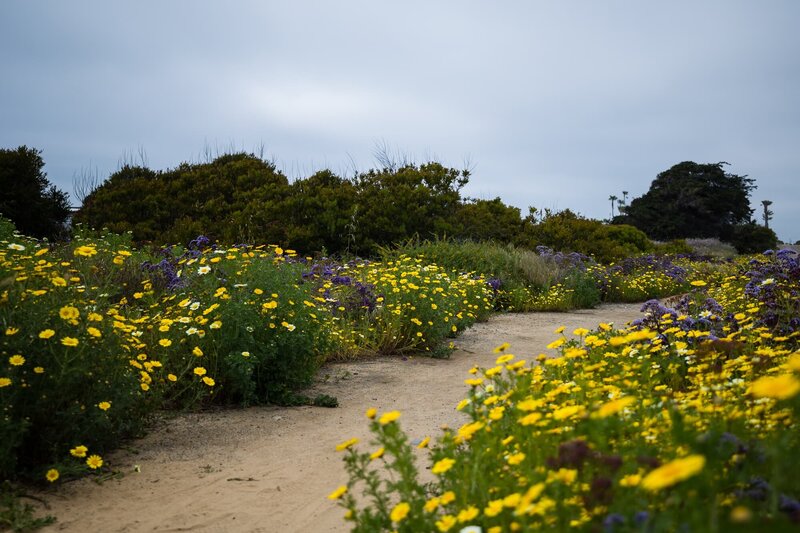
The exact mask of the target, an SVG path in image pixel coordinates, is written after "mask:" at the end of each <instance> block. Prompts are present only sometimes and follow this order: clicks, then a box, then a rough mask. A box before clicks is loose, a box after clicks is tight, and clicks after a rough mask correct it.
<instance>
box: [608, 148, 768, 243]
mask: <svg viewBox="0 0 800 533" xmlns="http://www.w3.org/2000/svg"><path fill="white" fill-rule="evenodd" d="M724 164H726V163H716V164H698V163H694V162H692V161H685V162H683V163H679V164H677V165H675V166H673V167H672V168H670V169H669V170H665V171H664V172H662V173H660V174H659V175H658V176H657V177H656V179H655V180H653V183H652V184H651V185H650V190H649V191H648V192H647V193H645V194H644V196H642V197H640V198H634V199H633V200H632V201H631V203H630V205H629V206H628V207H627V208H626V209H625V215H624V216H621V217H617V219H618V220H620V221H621V222H624V223H626V224H631V225H633V226H636V227H637V228H639V229H641V230H642V231H644V232H645V233H646V234H647V235H648V236H650V237H651V238H653V239H657V240H668V239H678V238H687V237H697V238H707V237H720V236H721V235H722V233H723V232H724V231H725V229H726V228H729V227H731V226H733V225H735V224H742V223H746V222H747V221H749V220H750V216H751V215H752V213H753V210H752V209H750V200H749V197H750V191H752V190H753V189H754V188H755V185H753V182H754V180H753V179H750V178H747V177H746V176H737V175H736V174H728V173H727V172H725V171H724V170H723V169H722V166H723V165H724Z"/></svg>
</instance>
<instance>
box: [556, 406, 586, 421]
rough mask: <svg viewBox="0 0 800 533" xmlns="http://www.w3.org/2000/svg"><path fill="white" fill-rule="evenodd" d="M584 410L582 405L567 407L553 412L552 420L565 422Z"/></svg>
mask: <svg viewBox="0 0 800 533" xmlns="http://www.w3.org/2000/svg"><path fill="white" fill-rule="evenodd" d="M584 410H585V408H584V407H583V406H582V405H568V406H566V407H562V408H560V409H556V410H555V411H553V418H554V419H555V420H565V419H567V418H570V417H573V416H576V415H578V416H579V415H581V414H583V411H584Z"/></svg>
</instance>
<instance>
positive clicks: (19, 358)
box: [8, 354, 25, 366]
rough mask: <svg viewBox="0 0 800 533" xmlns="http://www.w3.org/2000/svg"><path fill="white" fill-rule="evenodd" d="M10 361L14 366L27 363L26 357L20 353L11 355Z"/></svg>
mask: <svg viewBox="0 0 800 533" xmlns="http://www.w3.org/2000/svg"><path fill="white" fill-rule="evenodd" d="M8 362H9V363H10V364H11V365H12V366H22V365H24V364H25V358H24V357H22V356H21V355H19V354H17V355H12V356H11V357H9V358H8Z"/></svg>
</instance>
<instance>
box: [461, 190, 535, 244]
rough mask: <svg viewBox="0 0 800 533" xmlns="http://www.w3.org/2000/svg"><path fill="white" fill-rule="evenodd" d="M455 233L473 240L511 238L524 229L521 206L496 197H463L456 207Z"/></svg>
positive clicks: (497, 240) (505, 241)
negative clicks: (490, 198)
mask: <svg viewBox="0 0 800 533" xmlns="http://www.w3.org/2000/svg"><path fill="white" fill-rule="evenodd" d="M454 226H455V229H454V233H453V237H457V238H462V239H470V240H473V241H495V242H502V243H509V242H512V241H513V240H514V239H515V238H516V237H517V235H518V234H519V233H520V231H521V230H522V226H523V222H522V218H521V216H520V210H519V208H518V207H513V206H510V205H506V204H504V203H503V201H502V200H500V198H495V199H494V200H473V199H469V200H466V201H464V202H463V203H462V204H461V205H460V206H459V208H458V210H457V211H456V219H455V224H454Z"/></svg>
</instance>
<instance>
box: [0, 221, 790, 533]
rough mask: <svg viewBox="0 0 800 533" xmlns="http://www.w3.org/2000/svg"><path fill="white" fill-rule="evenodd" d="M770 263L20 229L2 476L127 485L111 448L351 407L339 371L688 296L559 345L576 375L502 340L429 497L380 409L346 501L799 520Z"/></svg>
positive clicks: (578, 519)
mask: <svg viewBox="0 0 800 533" xmlns="http://www.w3.org/2000/svg"><path fill="white" fill-rule="evenodd" d="M752 261H753V262H752V263H746V262H745V260H744V259H740V260H738V262H737V261H724V262H719V261H705V260H700V259H699V258H691V257H672V258H665V257H656V256H641V257H634V258H629V259H625V260H624V261H620V262H619V263H616V264H611V265H600V264H597V263H596V262H594V261H593V260H591V259H590V258H588V257H586V256H582V255H580V254H562V253H560V252H554V251H552V250H549V249H546V248H541V249H539V250H537V251H536V252H533V251H525V250H521V249H515V248H512V247H503V246H495V245H488V244H484V245H480V246H478V245H475V244H474V243H472V244H471V243H452V242H439V243H434V244H433V245H431V246H428V247H427V248H426V249H425V250H419V249H417V250H413V249H409V248H408V247H399V248H396V249H393V250H383V252H382V256H381V259H380V260H376V261H368V260H362V259H352V260H342V259H338V260H334V259H329V258H324V257H317V258H310V257H303V256H301V255H299V254H298V253H297V252H295V251H293V250H289V249H282V248H280V247H278V246H275V245H260V246H253V245H237V246H222V245H219V244H215V243H212V242H209V241H208V239H206V238H204V237H198V238H196V239H194V240H193V241H191V242H190V243H188V244H187V245H186V246H172V247H166V248H149V249H148V248H137V247H134V246H133V245H132V244H131V242H130V236H129V235H127V234H126V235H118V234H113V233H91V232H78V234H77V235H76V236H75V237H74V239H73V240H72V241H71V242H69V243H62V244H48V243H47V242H41V241H36V240H33V239H28V238H25V237H23V236H20V235H18V234H10V235H0V339H2V341H1V343H2V348H0V357H2V359H0V408H1V409H2V416H1V417H0V477H2V479H3V480H12V481H31V480H33V481H35V482H38V483H44V484H48V485H53V484H57V483H60V482H62V481H64V480H67V479H71V478H74V477H77V476H80V475H85V474H87V473H100V472H111V471H112V466H111V465H109V464H108V461H107V459H106V455H107V453H108V452H109V451H111V450H113V449H114V448H116V447H118V446H119V445H120V443H122V442H123V441H124V439H127V438H130V437H135V436H138V435H141V434H142V433H143V431H144V430H145V429H146V427H147V424H148V422H149V420H150V419H151V417H152V416H153V414H154V413H157V412H158V411H160V410H163V409H173V410H174V409H197V408H202V407H204V406H208V405H211V404H226V405H242V406H245V405H250V404H257V403H279V404H314V405H320V406H333V405H336V399H335V398H331V397H328V396H318V397H314V398H311V397H308V396H306V395H305V394H304V393H303V389H304V388H305V387H306V386H308V385H309V384H310V383H311V382H312V381H313V378H314V376H315V374H316V372H317V370H318V369H319V368H320V365H322V364H323V363H324V362H326V361H331V360H345V359H353V358H358V357H363V356H368V355H371V354H399V353H417V354H427V355H430V356H433V357H446V356H447V355H448V354H449V352H450V350H451V344H450V343H449V341H448V339H449V338H451V337H454V336H456V335H457V334H458V333H459V332H461V331H463V330H464V329H465V328H467V327H469V326H470V325H471V324H472V323H474V322H475V321H477V320H483V319H485V318H487V317H488V316H489V315H490V314H491V313H492V312H495V311H498V310H501V311H502V310H569V309H574V308H579V307H590V306H593V305H595V304H597V303H598V302H600V301H637V300H638V301H642V300H645V299H648V298H656V297H665V296H672V295H679V294H685V295H686V296H684V297H683V298H680V299H678V298H676V299H674V302H673V304H671V305H672V307H669V308H668V307H664V306H663V305H662V304H660V303H658V302H655V301H653V302H649V303H648V304H647V305H646V310H647V311H648V314H647V315H645V318H643V320H642V322H641V323H638V324H635V325H633V326H631V327H630V328H628V329H622V330H620V329H617V328H614V327H612V326H610V325H601V326H600V327H599V329H597V330H595V331H589V330H578V331H576V332H573V333H574V335H576V336H577V340H576V339H572V340H568V338H567V337H566V336H563V335H562V336H559V337H558V338H556V339H554V341H553V344H552V345H551V347H556V348H559V349H560V350H561V352H562V357H560V358H558V359H548V360H545V359H543V358H542V357H535V358H533V360H531V361H526V360H525V359H523V358H518V357H515V356H512V355H511V354H509V353H507V352H508V349H507V347H506V346H504V345H501V346H500V348H499V349H498V353H499V358H498V361H497V364H496V366H494V367H492V368H489V369H477V368H476V369H474V370H473V373H472V375H471V376H465V378H466V382H467V385H466V386H467V387H468V391H469V392H468V394H467V397H466V398H465V400H464V401H463V402H462V404H461V405H459V409H461V410H463V411H464V412H465V413H468V414H469V416H470V417H471V419H472V421H471V422H470V423H468V424H466V425H465V426H464V427H462V428H460V429H458V430H451V431H448V432H446V433H445V434H444V435H443V436H442V438H441V439H440V440H439V441H438V443H437V444H436V445H435V446H433V448H432V457H431V460H432V461H433V473H434V474H435V475H436V480H437V482H436V483H434V484H433V485H426V484H423V483H422V482H421V481H420V479H419V478H418V475H417V470H416V468H417V467H416V466H415V465H414V464H413V459H412V455H411V453H412V452H411V448H410V444H409V443H408V439H407V438H406V437H405V436H404V435H403V433H402V431H401V430H400V427H399V422H398V419H399V418H400V413H396V412H390V413H383V414H377V413H369V414H370V417H371V418H372V419H373V420H372V422H371V424H372V428H373V429H374V431H375V435H376V437H375V438H376V443H375V446H376V448H375V449H372V450H369V451H362V452H359V451H356V446H354V444H355V443H354V442H352V441H347V443H345V444H346V445H344V446H342V449H343V450H348V451H347V452H346V454H347V455H346V458H347V465H348V469H349V471H350V474H351V479H350V481H349V482H348V484H347V485H345V486H343V487H341V488H340V489H338V490H337V491H336V493H334V494H333V495H332V496H333V497H334V498H335V499H339V500H340V501H341V503H342V504H343V505H345V506H346V507H347V508H348V513H349V519H350V520H352V525H353V526H354V527H355V529H358V530H363V531H373V530H381V529H400V530H407V531H420V530H441V531H447V530H450V529H454V530H460V529H461V528H464V527H467V526H470V525H480V526H481V527H483V528H485V529H486V530H490V529H491V528H492V527H499V528H501V529H500V530H524V529H526V528H528V529H530V528H535V527H545V528H552V527H560V528H567V527H575V526H586V527H587V528H590V529H591V528H595V529H596V527H598V525H600V526H603V527H606V526H607V527H612V526H613V527H628V528H633V529H642V528H645V529H646V528H656V529H659V528H661V527H664V528H671V527H673V526H675V527H677V525H680V524H682V523H684V522H686V523H687V524H689V525H692V526H695V525H697V524H700V523H702V524H726V523H728V522H731V521H732V522H733V523H738V522H739V521H744V520H754V521H755V520H766V519H768V520H770V521H778V520H780V519H781V517H783V519H785V520H788V519H789V518H792V517H794V516H795V515H793V514H792V513H793V512H794V511H792V509H794V507H792V506H793V505H795V500H794V498H795V497H796V496H797V491H796V490H793V489H792V487H791V483H792V479H793V476H795V475H796V474H797V472H794V470H792V468H794V467H793V466H792V465H791V464H789V463H788V462H786V461H784V458H785V457H788V456H789V454H791V452H792V451H793V450H794V449H795V448H796V447H797V445H796V442H795V441H794V440H793V438H792V435H791V432H787V431H785V429H786V428H791V427H793V426H792V423H793V420H794V419H793V416H794V411H793V410H792V409H794V408H795V407H796V406H794V404H793V403H792V402H794V401H796V398H794V393H795V392H796V390H795V387H797V383H796V378H795V377H794V374H793V372H794V369H796V368H797V367H798V366H800V365H798V362H797V360H796V359H797V356H796V355H794V354H795V351H796V350H797V340H796V339H797V330H798V319H797V317H798V316H800V310H798V309H797V305H798V304H797V298H796V291H797V284H798V268H797V260H796V256H794V255H791V254H789V253H785V252H779V253H778V254H773V255H771V256H764V257H760V258H755V259H752ZM500 340H502V339H500ZM500 352H502V353H500ZM766 378H769V379H768V380H767V381H763V379H766ZM759 391H761V392H759ZM775 391H778V392H775ZM787 391H788V392H787ZM426 444H427V443H426ZM726 454H727V455H726ZM674 461H677V462H676V463H674V464H673V462H674ZM661 467H669V468H668V469H667V470H666V472H667V473H669V472H673V471H677V472H678V474H676V475H677V477H675V478H672V477H669V476H667V474H664V473H663V472H665V471H662V470H659V469H660V468H661ZM387 469H388V470H389V471H392V474H391V475H390V476H389V477H388V479H387V477H386V475H385V473H384V472H381V471H382V470H384V471H385V470H387ZM659 472H661V473H659ZM687 472H689V473H687ZM658 476H666V477H665V478H664V479H665V480H662V481H661V482H660V483H662V485H663V486H661V487H656V488H653V489H652V490H651V489H648V487H652V486H653V485H652V483H653V482H652V481H647V480H648V479H650V480H652V479H657V478H658ZM684 478H685V480H684ZM681 480H684V481H681ZM362 483H366V484H365V485H362ZM358 486H361V487H362V488H363V487H366V492H367V498H366V499H363V498H362V497H361V496H358V497H357V496H356V494H357V492H358V490H357V488H358ZM754 487H762V488H761V489H759V490H761V492H758V494H757V495H758V497H757V498H756V497H753V498H750V496H747V497H745V496H743V495H746V494H751V493H754V492H753V491H754V490H755V489H754ZM764 487H766V488H764ZM756 492H757V491H756ZM762 493H763V494H762ZM754 494H755V493H754ZM698 498H700V499H703V498H704V499H707V500H708V501H711V502H713V503H714V504H713V505H706V506H701V507H697V508H695V507H693V506H692V505H691V504H690V502H694V501H698ZM748 498H750V499H748ZM703 501H706V500H703ZM362 505H364V507H362ZM689 508H691V509H689ZM786 509H789V511H786ZM690 511H691V512H690ZM786 517H788V518H786ZM770 523H772V522H770ZM776 523H779V522H776ZM609 524H611V525H610V526H609ZM642 524H644V525H643V526H642Z"/></svg>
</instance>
